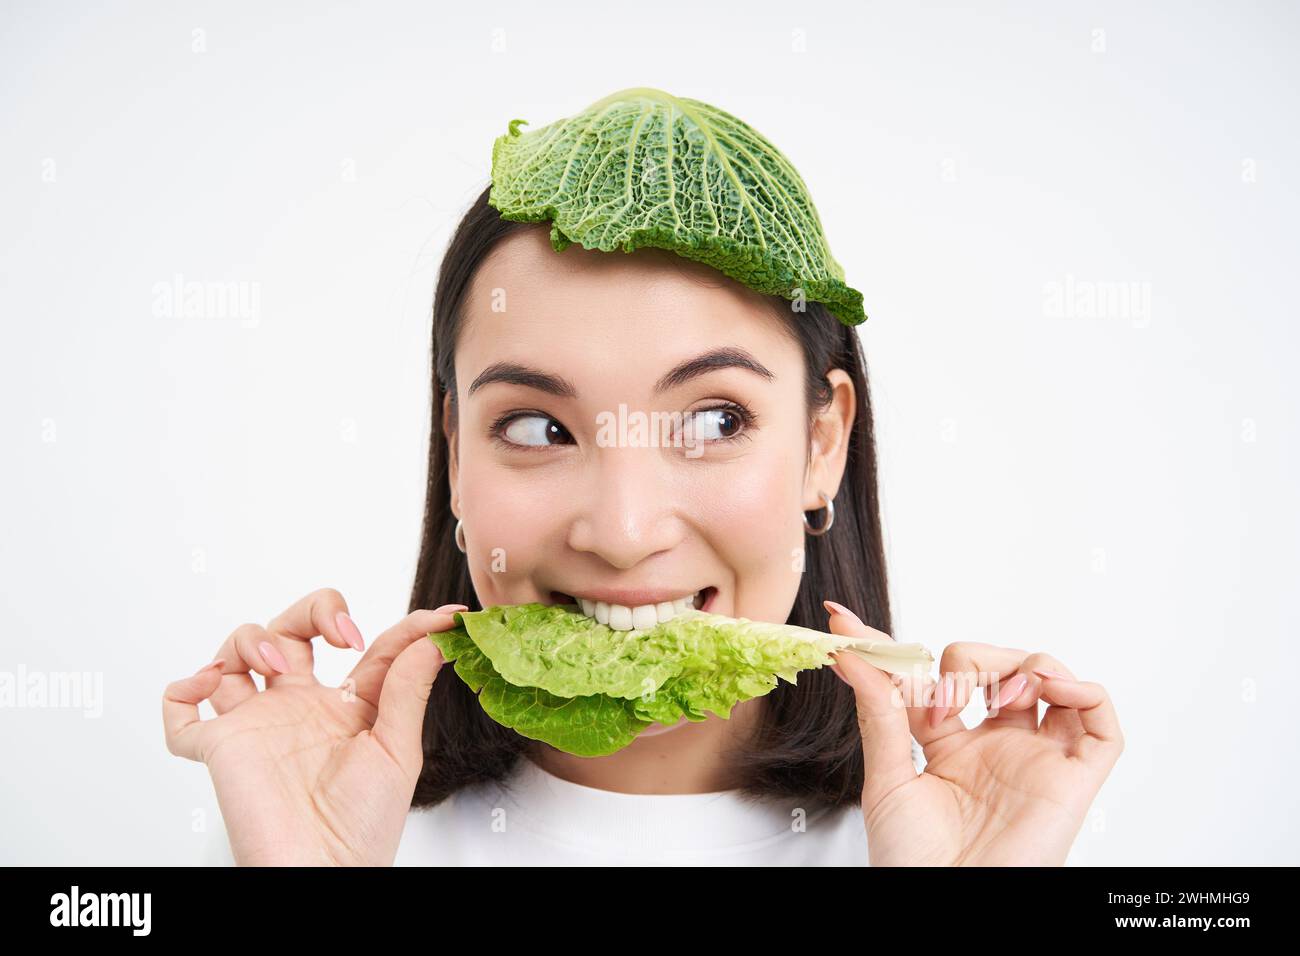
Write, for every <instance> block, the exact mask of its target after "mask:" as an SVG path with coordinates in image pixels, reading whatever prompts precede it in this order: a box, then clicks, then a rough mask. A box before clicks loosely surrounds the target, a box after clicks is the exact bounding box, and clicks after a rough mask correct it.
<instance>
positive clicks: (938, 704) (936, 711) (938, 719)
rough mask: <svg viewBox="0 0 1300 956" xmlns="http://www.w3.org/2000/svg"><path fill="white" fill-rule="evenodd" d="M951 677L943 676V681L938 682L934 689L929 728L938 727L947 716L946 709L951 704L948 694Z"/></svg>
mask: <svg viewBox="0 0 1300 956" xmlns="http://www.w3.org/2000/svg"><path fill="white" fill-rule="evenodd" d="M951 680H952V677H951V675H949V674H944V675H943V679H942V680H940V681H939V684H938V686H936V687H935V689H934V704H933V706H932V707H931V708H930V726H931V727H938V726H939V724H941V723H943V719H944V717H946V716H948V707H949V705H950V704H951V703H952V697H951V695H950V694H949V687H950V686H951V685H950V681H951Z"/></svg>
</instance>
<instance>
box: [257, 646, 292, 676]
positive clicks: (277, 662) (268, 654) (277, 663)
mask: <svg viewBox="0 0 1300 956" xmlns="http://www.w3.org/2000/svg"><path fill="white" fill-rule="evenodd" d="M257 649H258V650H259V651H261V653H262V660H264V661H266V662H267V663H268V664H270V665H271V669H272V670H277V671H279V672H280V673H281V674H287V673H289V662H288V661H286V660H285V659H284V655H283V654H281V653H280V652H279V651H278V650H276V649H275V645H274V644H272V643H271V642H270V641H263V642H262V643H261V644H258V645H257Z"/></svg>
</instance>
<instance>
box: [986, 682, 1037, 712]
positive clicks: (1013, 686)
mask: <svg viewBox="0 0 1300 956" xmlns="http://www.w3.org/2000/svg"><path fill="white" fill-rule="evenodd" d="M1028 683H1029V678H1028V677H1026V676H1025V675H1024V674H1017V675H1016V676H1015V677H1013V678H1011V680H1009V681H1007V683H1006V685H1005V686H1004V687H1003V688H1002V693H1000V694H998V702H997V703H996V704H995V705H994V706H993V709H994V710H1001V709H1002V708H1003V707H1005V706H1007V704H1009V703H1011V702H1012V701H1013V700H1015V699H1016V698H1017V697H1019V696H1020V692H1021V691H1023V690H1024V689H1025V685H1026V684H1028Z"/></svg>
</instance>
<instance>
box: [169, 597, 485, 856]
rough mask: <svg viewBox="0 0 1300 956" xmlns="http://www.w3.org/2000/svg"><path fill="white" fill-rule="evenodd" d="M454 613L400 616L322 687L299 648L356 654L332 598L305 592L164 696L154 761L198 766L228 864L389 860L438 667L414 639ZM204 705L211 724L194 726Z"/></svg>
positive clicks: (241, 631) (435, 657) (233, 639)
mask: <svg viewBox="0 0 1300 956" xmlns="http://www.w3.org/2000/svg"><path fill="white" fill-rule="evenodd" d="M459 610H464V605H459V604H452V605H447V606H446V607H442V608H438V610H436V611H415V612H413V613H411V614H409V615H407V616H406V617H405V618H404V619H403V620H402V621H400V622H399V623H398V624H396V625H395V626H394V627H392V628H390V629H389V630H388V631H386V632H384V634H382V635H381V636H380V637H379V638H378V640H376V641H375V643H374V645H373V646H371V648H370V649H369V650H368V651H366V652H365V655H364V656H363V657H362V658H361V660H360V662H358V664H357V666H356V667H354V668H353V669H352V672H351V674H349V675H348V679H347V680H346V681H344V682H343V684H341V685H340V686H338V687H325V686H323V685H322V684H321V683H320V682H319V681H317V680H316V677H315V675H314V674H313V673H312V667H313V655H312V643H311V642H312V638H314V637H317V636H322V637H324V638H325V640H326V641H328V642H329V643H330V644H333V645H334V646H335V647H341V648H346V647H355V648H356V649H357V650H361V648H362V646H363V644H362V641H361V635H360V634H359V633H358V632H357V630H356V625H355V624H353V623H352V619H351V618H350V617H348V616H347V604H345V603H344V601H343V596H342V595H341V594H339V593H338V592H337V591H333V590H329V589H326V590H322V591H316V592H315V593H313V594H310V595H308V596H307V597H305V598H303V599H302V600H301V601H299V602H298V603H296V604H294V605H293V606H292V607H291V608H289V609H288V610H287V611H285V612H284V613H283V614H281V615H280V616H279V617H277V618H276V619H275V620H273V621H271V622H270V624H268V625H267V626H266V627H265V628H262V627H259V626H257V625H256V624H244V625H243V626H241V627H239V628H236V630H235V631H234V633H232V634H231V635H230V637H228V638H226V642H225V643H224V644H222V646H221V649H220V650H219V651H218V652H217V656H216V659H215V660H214V661H213V663H212V664H210V665H208V666H207V667H205V668H203V669H202V670H200V671H199V672H198V673H196V674H194V675H193V676H192V677H187V678H184V679H183V680H178V681H176V682H174V683H172V684H169V685H168V686H167V690H166V691H165V693H164V694H163V726H164V729H165V731H166V736H167V749H168V750H170V751H171V752H172V753H173V754H176V755H177V756H179V757H187V758H189V759H190V760H198V761H202V762H203V763H205V764H207V766H208V771H209V772H210V773H211V775H212V782H213V786H214V787H215V789H216V792H217V801H218V803H219V804H220V807H221V815H222V818H223V819H224V821H225V825H226V832H227V834H228V835H229V838H230V849H231V852H232V853H233V855H234V858H235V863H236V864H238V865H240V866H248V865H254V866H257V865H272V866H277V865H306V866H313V865H343V866H387V865H389V864H391V863H392V862H393V859H394V858H395V856H396V854H397V844H398V841H399V840H400V839H401V836H402V829H403V827H404V826H405V824H406V815H407V813H408V812H409V811H410V808H411V797H412V795H413V794H414V792H415V784H416V780H417V779H418V778H419V775H420V769H421V767H422V766H423V763H424V752H423V747H422V744H421V733H422V730H423V727H424V712H425V705H426V703H427V702H428V699H429V691H430V689H431V688H432V686H433V681H434V679H435V678H436V677H437V675H438V671H439V669H440V668H441V667H442V654H441V652H439V650H438V648H437V646H436V645H435V644H434V643H433V641H430V640H426V639H425V635H427V634H429V633H431V632H437V631H445V630H448V629H449V628H451V627H452V625H453V623H454V618H453V617H452V614H453V613H454V612H455V611H459ZM349 638H351V640H349ZM252 671H256V672H257V673H259V674H261V675H262V676H263V677H264V678H265V684H266V689H265V690H261V691H259V690H258V688H257V685H256V684H254V682H253V678H252V676H251V673H250V672H252ZM205 699H211V701H212V707H213V709H214V710H215V711H216V713H217V716H216V717H215V718H212V719H209V720H201V719H200V718H199V708H198V705H199V702H200V701H202V700H205Z"/></svg>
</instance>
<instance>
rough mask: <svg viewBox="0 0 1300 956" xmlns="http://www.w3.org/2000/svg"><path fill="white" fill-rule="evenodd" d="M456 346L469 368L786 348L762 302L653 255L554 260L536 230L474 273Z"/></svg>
mask: <svg viewBox="0 0 1300 956" xmlns="http://www.w3.org/2000/svg"><path fill="white" fill-rule="evenodd" d="M462 315H463V319H464V326H463V327H462V329H461V334H460V336H459V341H458V344H457V359H458V361H457V364H458V365H459V364H460V362H459V359H460V357H461V356H462V355H463V356H465V357H466V358H470V357H475V358H478V359H483V358H486V357H487V356H488V355H491V356H492V360H498V359H499V356H500V354H502V353H506V352H509V353H515V354H520V353H523V354H532V355H534V356H536V357H539V358H562V357H563V356H564V355H565V354H568V353H569V352H570V351H571V350H574V349H582V350H583V351H584V352H586V353H588V354H589V353H591V352H605V353H609V354H610V355H611V356H613V357H617V356H621V357H623V358H626V357H627V356H629V355H635V356H644V357H651V356H658V357H661V358H664V357H676V356H681V355H683V354H685V353H689V352H692V351H703V350H706V349H711V348H717V347H719V346H723V345H738V346H741V347H743V348H746V349H749V350H750V351H756V350H757V351H762V352H765V353H768V354H769V355H770V354H772V353H773V352H779V351H781V350H782V349H783V348H790V347H791V346H792V345H793V343H792V342H790V340H789V338H788V336H787V335H786V334H785V330H784V329H783V328H782V322H781V320H780V319H779V318H778V317H777V316H776V315H775V314H774V313H773V311H772V309H771V307H770V305H769V304H768V302H767V300H766V298H765V297H764V296H761V295H759V294H758V293H756V292H754V291H752V290H750V289H748V288H746V287H745V286H742V285H740V284H739V283H737V282H735V281H734V280H732V279H729V278H727V277H726V276H723V275H722V274H721V273H718V272H716V271H714V270H713V269H710V268H709V267H707V266H704V265H702V264H700V263H696V262H691V261H690V260H686V259H682V258H681V257H679V256H676V255H675V254H673V253H671V252H667V251H664V250H660V249H638V250H636V251H635V252H632V253H610V252H598V251H593V250H588V249H583V248H582V247H580V246H577V245H571V246H569V247H568V248H567V249H565V250H564V251H563V252H559V253H557V252H556V251H555V250H554V249H553V248H552V247H551V244H550V240H549V236H548V233H547V231H546V229H545V228H536V229H529V230H523V231H521V232H518V233H514V234H512V235H511V236H509V237H507V238H506V239H505V240H503V241H502V242H501V243H500V244H499V245H498V246H497V247H496V248H495V249H493V251H492V253H491V254H490V255H489V256H488V257H486V258H485V259H484V261H483V262H482V263H481V264H480V266H479V268H478V270H477V271H476V273H475V276H474V281H473V283H472V284H471V287H470V289H469V290H468V294H467V295H466V299H465V302H464V303H463V306H462Z"/></svg>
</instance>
